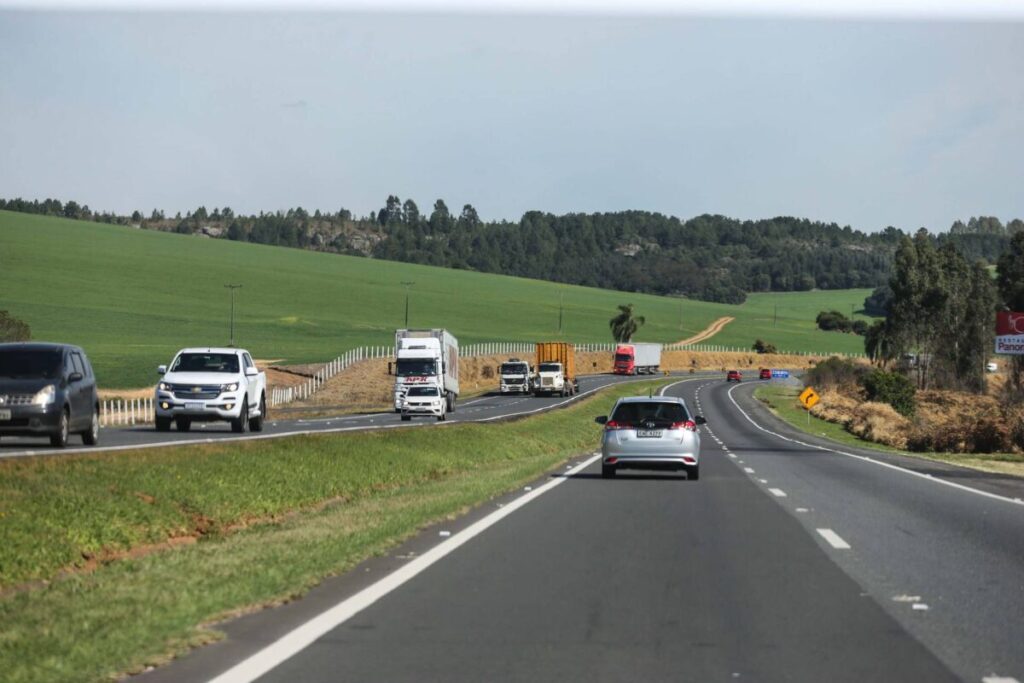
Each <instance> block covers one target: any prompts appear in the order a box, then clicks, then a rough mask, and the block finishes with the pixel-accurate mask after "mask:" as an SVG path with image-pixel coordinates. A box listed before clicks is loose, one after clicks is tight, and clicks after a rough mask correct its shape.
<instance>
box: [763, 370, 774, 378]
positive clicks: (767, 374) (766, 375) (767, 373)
mask: <svg viewBox="0 0 1024 683" xmlns="http://www.w3.org/2000/svg"><path fill="white" fill-rule="evenodd" d="M771 378H772V371H771V370H770V369H769V368H761V379H771Z"/></svg>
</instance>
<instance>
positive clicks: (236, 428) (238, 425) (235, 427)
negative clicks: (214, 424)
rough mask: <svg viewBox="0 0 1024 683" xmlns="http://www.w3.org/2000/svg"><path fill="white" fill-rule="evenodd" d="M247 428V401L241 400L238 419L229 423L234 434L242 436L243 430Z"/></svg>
mask: <svg viewBox="0 0 1024 683" xmlns="http://www.w3.org/2000/svg"><path fill="white" fill-rule="evenodd" d="M248 426H249V399H247V398H246V399H243V400H242V410H241V411H240V412H239V413H238V418H237V419H234V420H232V421H231V431H233V432H234V433H235V434H244V433H245V428H246V427H248Z"/></svg>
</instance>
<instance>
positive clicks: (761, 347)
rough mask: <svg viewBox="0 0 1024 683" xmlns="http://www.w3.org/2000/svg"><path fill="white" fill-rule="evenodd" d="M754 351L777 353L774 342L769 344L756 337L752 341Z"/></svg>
mask: <svg viewBox="0 0 1024 683" xmlns="http://www.w3.org/2000/svg"><path fill="white" fill-rule="evenodd" d="M753 348H754V351H756V352H757V353H778V352H779V351H778V349H776V348H775V344H769V343H768V342H766V341H764V340H763V339H757V340H755V341H754V347H753Z"/></svg>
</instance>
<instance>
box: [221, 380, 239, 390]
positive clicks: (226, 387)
mask: <svg viewBox="0 0 1024 683" xmlns="http://www.w3.org/2000/svg"><path fill="white" fill-rule="evenodd" d="M220 390H221V391H238V382H232V383H231V384H221V385H220Z"/></svg>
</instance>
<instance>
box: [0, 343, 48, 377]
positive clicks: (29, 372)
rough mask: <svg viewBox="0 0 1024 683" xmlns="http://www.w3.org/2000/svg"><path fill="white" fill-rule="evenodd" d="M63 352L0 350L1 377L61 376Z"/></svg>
mask: <svg viewBox="0 0 1024 683" xmlns="http://www.w3.org/2000/svg"><path fill="white" fill-rule="evenodd" d="M62 358H63V354H62V353H61V351H60V350H56V349H55V350H35V349H33V350H25V349H11V350H9V351H0V377H31V378H38V379H57V378H58V377H60V371H61V366H62Z"/></svg>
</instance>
